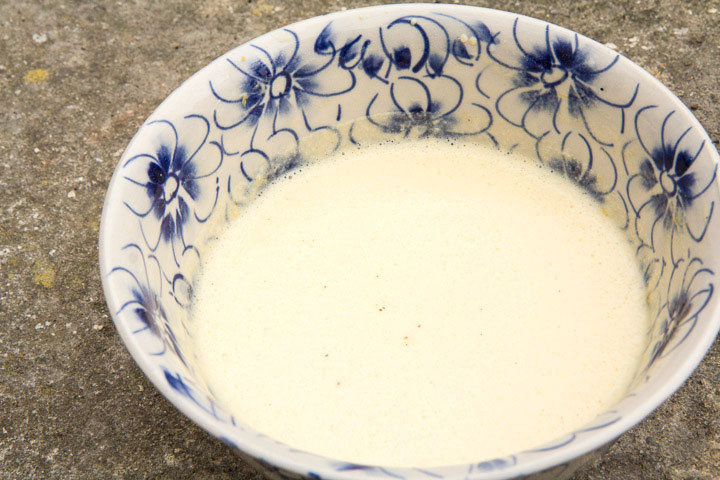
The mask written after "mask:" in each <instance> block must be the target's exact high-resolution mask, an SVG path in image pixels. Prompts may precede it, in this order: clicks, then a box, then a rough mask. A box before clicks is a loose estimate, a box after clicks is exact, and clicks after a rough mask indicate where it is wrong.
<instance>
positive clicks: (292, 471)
mask: <svg viewBox="0 0 720 480" xmlns="http://www.w3.org/2000/svg"><path fill="white" fill-rule="evenodd" d="M434 135H441V136H451V137H462V138H464V139H467V140H470V141H477V142H481V143H489V144H493V145H496V146H497V147H498V148H500V149H502V150H504V151H517V152H520V153H523V154H526V155H531V156H532V157H533V158H536V159H537V161H538V162H541V163H544V164H547V165H549V166H550V167H551V168H552V169H553V170H555V171H557V172H558V173H559V174H562V175H566V176H567V177H568V178H569V179H570V180H572V181H574V182H576V183H577V184H578V185H579V186H580V187H581V188H584V189H587V190H588V191H589V192H591V193H592V194H593V195H594V196H595V197H596V198H597V200H598V201H600V202H602V203H603V204H604V207H605V209H606V211H607V212H608V213H609V214H610V215H611V216H612V217H613V218H614V219H615V220H617V222H618V225H619V226H620V227H621V228H623V229H625V230H626V232H627V234H628V236H629V237H630V238H631V239H632V241H633V242H634V245H635V247H636V251H637V259H638V262H639V264H640V265H641V267H642V269H643V272H644V276H645V282H646V284H647V293H648V303H649V307H650V311H651V314H652V322H651V323H652V327H651V328H650V329H649V331H648V333H647V347H646V350H645V353H644V357H643V359H642V366H641V368H640V369H639V371H638V373H637V376H636V378H635V380H634V382H633V385H632V388H631V391H630V392H628V394H627V395H626V396H625V398H623V399H622V401H620V402H619V403H618V404H617V405H616V406H615V407H614V408H613V409H612V410H610V411H608V412H605V413H603V414H602V415H600V416H598V417H597V418H596V419H595V420H594V421H592V422H591V423H589V424H588V425H586V426H584V427H583V428H582V429H580V430H577V431H574V432H568V434H567V435H565V436H563V437H561V438H557V439H555V440H553V441H552V442H550V443H548V444H546V445H541V446H538V448H536V449H534V450H530V451H523V452H516V453H514V454H512V455H508V456H507V457H504V458H497V459H481V458H479V459H477V460H478V461H477V462H476V463H472V464H465V465H450V466H438V467H437V468H429V469H414V468H390V467H384V466H380V465H355V464H348V463H346V462H341V461H337V460H333V459H330V458H323V457H320V456H317V455H313V454H310V453H306V452H302V451H298V450H297V449H293V448H290V447H289V446H287V445H284V444H282V443H279V442H277V441H274V440H273V439H272V438H268V437H266V436H264V435H262V434H260V433H259V432H257V431H254V430H253V429H252V428H249V427H248V426H247V425H244V424H243V422H242V419H239V418H235V417H233V416H232V414H230V413H229V412H227V411H226V410H224V409H223V407H222V406H221V405H219V404H218V402H217V401H216V399H215V397H214V395H213V394H212V390H211V388H210V386H208V385H207V384H206V382H205V380H204V379H203V378H202V377H200V376H199V375H198V373H197V368H196V364H195V356H194V354H193V351H192V341H191V338H189V336H188V329H187V321H188V307H189V304H190V302H191V298H192V289H193V276H194V274H195V273H196V272H197V269H198V265H199V259H200V257H201V256H202V255H203V247H202V246H203V245H204V244H205V240H206V239H207V238H208V237H209V236H210V235H211V234H212V232H213V230H215V229H216V227H217V226H218V225H222V224H223V222H225V221H226V220H227V218H229V216H228V211H229V209H231V208H232V205H233V204H234V203H235V202H238V201H242V200H243V198H244V195H243V194H244V192H246V191H247V190H248V189H252V188H253V187H254V183H253V180H254V179H255V178H256V177H257V176H258V175H260V174H261V173H263V172H265V173H266V174H267V173H269V174H270V175H273V174H278V173H279V172H284V171H287V170H288V169H291V168H293V167H294V166H295V165H298V164H299V163H301V162H303V161H304V160H305V159H306V158H309V156H311V155H312V156H317V155H320V156H322V155H323V154H326V153H330V152H332V151H333V150H335V149H337V148H342V146H343V145H347V144H350V143H363V142H366V141H368V139H369V138H376V139H377V138H388V139H400V138H415V137H423V136H434ZM317 139H321V140H322V141H318V140H317ZM719 161H720V158H719V157H718V153H717V151H716V150H715V149H714V146H713V144H712V142H711V141H710V139H709V138H708V136H707V134H706V133H705V131H704V130H703V129H702V127H701V126H700V124H699V123H698V121H697V120H696V119H695V117H694V116H693V115H692V114H691V113H690V111H689V110H688V109H687V108H686V107H685V106H684V105H683V104H682V103H681V102H680V101H679V100H678V99H677V98H676V97H675V96H674V95H673V94H672V93H670V92H669V91H668V90H667V89H666V88H665V87H663V85H661V84H660V83H659V82H658V81H657V80H656V79H655V78H653V77H652V76H651V75H650V74H648V73H647V72H645V71H644V70H642V69H641V68H639V67H638V66H637V65H635V64H633V63H632V62H630V61H629V60H627V59H626V58H624V57H622V56H620V55H618V54H617V53H615V52H613V51H611V50H609V49H607V48H605V47H603V46H602V45H600V44H598V43H596V42H594V41H592V40H590V39H588V38H585V37H583V36H581V35H578V34H576V33H573V32H571V31H569V30H566V29H563V28H561V27H557V26H555V25H550V24H548V23H546V22H543V21H539V20H534V19H531V18H527V17H523V16H519V15H515V14H511V13H506V12H500V11H494V10H488V9H483V8H475V7H467V6H450V5H433V4H425V5H422V4H417V5H395V6H381V7H372V8H365V9H360V10H351V11H345V12H340V13H335V14H331V15H326V16H322V17H317V18H312V19H309V20H305V21H302V22H299V23H296V24H293V25H290V26H289V27H287V28H283V29H280V30H276V31H273V32H270V33H268V34H266V35H263V36H262V37H259V38H257V39H255V40H253V41H251V42H249V43H246V44H244V45H241V46H239V47H237V48H235V49H234V50H232V51H230V52H228V53H227V54H225V55H223V56H222V57H220V58H218V59H217V60H215V61H214V62H212V63H211V64H210V65H208V66H207V67H205V68H204V69H202V70H201V71H200V72H198V73H197V74H195V75H194V76H193V77H191V78H190V79H189V80H188V81H187V82H185V83H184V84H183V85H182V86H181V87H180V88H178V89H177V90H176V91H175V92H173V93H172V94H171V95H170V97H169V98H168V99H167V100H166V101H165V102H163V103H162V105H160V107H159V108H158V109H157V110H155V112H153V114H152V115H151V116H150V118H149V119H148V120H147V121H146V122H145V123H144V124H143V126H142V127H141V128H140V130H139V132H138V133H137V134H136V135H135V137H134V138H133V140H132V142H130V145H129V146H128V147H127V150H126V151H125V153H124V155H123V156H122V159H121V160H120V163H119V164H118V166H117V168H116V170H115V174H114V176H113V179H112V181H111V183H110V187H109V189H108V193H107V197H106V200H105V206H104V209H103V215H102V224H101V233H100V268H101V272H102V281H103V287H104V291H105V296H106V298H107V303H108V306H109V309H110V312H111V313H112V316H113V318H114V321H115V324H116V326H117V329H118V331H119V333H120V335H121V336H122V338H123V340H124V342H125V343H126V345H127V347H128V349H129V350H130V353H131V354H132V356H133V357H134V358H135V361H136V362H137V363H138V364H139V365H140V367H141V368H142V370H143V371H144V372H145V374H146V375H147V376H148V377H149V378H150V380H151V381H152V382H153V383H154V384H155V385H156V386H157V388H158V389H159V390H160V391H161V392H162V393H163V394H164V395H165V396H166V397H167V398H168V399H169V400H170V401H171V402H172V403H173V404H175V405H176V406H177V408H179V409H180V410H181V411H182V412H183V413H184V414H186V415H187V416H188V417H190V418H191V419H192V420H194V421H195V422H196V423H197V424H198V425H200V426H202V427H203V428H204V429H206V430H207V431H208V432H210V433H211V434H212V435H215V436H216V437H218V438H220V439H221V440H223V441H224V442H226V443H227V444H228V445H230V446H232V447H233V448H234V449H236V450H237V451H238V453H240V454H241V455H242V456H243V458H245V459H246V460H247V461H248V462H250V463H253V464H255V465H258V466H259V467H260V468H261V469H262V470H263V471H264V472H265V473H266V474H267V475H268V476H270V477H274V478H287V477H292V478H300V477H308V478H333V479H352V480H366V479H368V480H369V479H372V480H378V479H383V478H387V479H388V480H390V479H408V480H409V479H423V480H434V479H438V478H446V479H461V478H462V479H466V478H470V479H474V480H481V479H487V480H490V479H507V478H518V477H523V476H529V478H533V479H540V478H548V479H550V478H551V479H563V478H567V477H569V476H570V475H571V474H572V472H573V471H575V470H576V469H577V468H578V466H579V465H581V464H582V463H583V462H584V461H586V460H587V459H588V458H589V457H590V456H593V455H597V454H598V453H599V452H600V451H602V449H603V447H605V446H607V445H608V444H609V443H610V442H612V441H613V440H614V439H616V438H617V437H618V436H619V435H620V434H622V433H623V432H625V431H626V430H628V429H629V428H630V427H632V426H633V425H635V424H637V423H638V422H640V421H641V420H642V419H643V418H644V417H645V416H646V415H648V414H649V413H650V412H651V411H652V410H653V409H655V408H656V407H657V406H658V405H660V404H661V403H662V402H663V401H664V400H665V399H667V398H668V397H669V396H670V395H671V394H672V393H673V392H674V391H675V390H676V389H677V388H678V387H679V386H680V385H681V384H682V383H683V381H685V379H687V378H688V376H689V375H690V374H691V372H692V371H693V369H694V368H695V367H696V366H697V365H698V363H699V362H700V360H701V359H702V357H703V355H704V354H705V352H706V351H707V350H708V348H709V347H710V345H711V344H712V342H713V340H714V338H715V336H716V334H717V332H718V329H719V328H720V315H718V298H717V297H718V296H717V295H716V294H715V271H717V270H719V269H720V259H719V258H718V257H719V255H718V253H717V249H713V248H712V246H713V245H715V244H717V241H718V237H719V236H720V219H719V218H718V217H720V212H715V204H716V203H717V202H718V193H719V191H718V183H717V179H716V171H717V165H718V162H719ZM488 175H492V172H488ZM398 440H399V441H402V439H398Z"/></svg>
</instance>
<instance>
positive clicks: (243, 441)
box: [98, 3, 720, 480]
mask: <svg viewBox="0 0 720 480" xmlns="http://www.w3.org/2000/svg"><path fill="white" fill-rule="evenodd" d="M431 9H443V10H448V9H449V10H455V11H462V10H472V11H473V13H474V14H483V13H484V14H489V15H491V16H492V15H499V16H511V17H513V18H518V19H521V20H522V19H525V20H529V21H532V22H542V23H544V24H546V25H549V26H550V27H552V28H555V29H558V30H560V31H564V32H569V33H572V34H575V33H576V32H575V31H573V30H570V29H568V28H565V27H562V26H559V25H556V24H553V23H551V22H548V21H546V20H542V19H536V18H533V17H529V16H526V15H523V14H519V13H514V12H509V11H505V10H498V9H492V8H487V7H479V6H471V5H460V4H446V3H407V4H386V5H375V6H369V7H362V8H356V9H348V10H341V11H336V12H331V13H327V14H324V15H318V16H315V17H309V18H305V19H302V20H299V21H297V22H293V23H291V24H288V25H286V26H283V27H279V28H278V29H273V30H271V31H268V32H266V33H264V34H262V35H260V36H258V37H254V38H252V39H250V40H248V41H246V42H243V43H241V44H239V45H237V46H235V47H233V48H231V49H230V50H228V51H227V52H224V53H223V54H221V55H219V56H218V57H216V58H215V59H214V60H212V61H211V62H210V63H208V64H207V65H205V66H203V67H202V68H201V69H199V70H198V71H196V72H195V73H194V74H192V75H191V76H190V77H188V78H187V79H186V80H184V81H183V82H182V83H181V84H180V85H179V86H178V87H177V88H176V89H175V90H173V91H172V92H171V93H170V95H169V96H168V97H167V98H165V100H163V101H162V102H161V103H160V104H159V105H158V106H157V107H156V108H155V109H154V110H153V111H152V113H151V114H150V115H149V116H148V119H149V118H152V117H153V116H154V115H155V114H156V113H157V112H158V111H161V110H162V109H163V107H165V106H167V105H168V104H170V103H171V102H172V101H173V100H174V99H175V98H176V97H182V96H184V95H186V93H185V91H184V90H186V89H185V88H184V87H186V86H187V85H188V84H189V83H190V82H191V81H196V80H197V79H199V78H202V77H203V76H205V75H207V73H208V72H209V71H210V70H211V67H212V66H213V65H215V64H217V63H218V62H220V61H222V60H223V59H224V58H225V57H226V56H227V55H228V54H229V53H231V52H233V51H235V50H237V49H240V48H242V47H244V46H247V45H249V44H250V43H252V42H262V41H267V40H269V39H270V36H271V35H272V34H273V33H275V32H276V31H277V30H280V29H282V28H286V27H295V28H296V29H297V28H298V27H299V29H300V30H302V29H304V28H305V26H306V25H308V24H311V23H315V22H318V21H319V20H320V19H326V20H328V21H332V20H334V19H337V18H340V17H349V16H351V15H358V14H362V13H364V12H374V11H380V10H382V11H383V13H386V12H387V11H388V10H396V11H398V12H402V11H404V10H410V11H416V12H417V11H419V10H426V11H427V10H431ZM577 35H578V36H579V37H580V38H581V39H582V40H583V41H584V42H586V43H590V44H592V45H593V48H596V49H600V50H602V51H604V52H606V53H612V54H613V55H617V56H619V58H621V59H623V63H624V64H625V65H627V67H624V68H626V70H627V71H628V73H630V74H632V76H633V77H637V78H641V79H643V80H644V81H645V82H649V83H651V84H654V86H655V87H656V88H659V90H660V91H662V92H663V96H664V98H666V99H667V102H668V103H671V104H673V106H674V108H675V109H676V110H677V111H678V113H680V114H682V115H683V116H684V117H685V118H687V120H688V121H689V124H690V125H691V126H692V127H694V128H696V129H697V130H698V131H699V132H700V133H701V134H702V135H703V136H704V137H705V138H706V139H707V140H708V141H707V144H708V147H709V151H710V157H711V158H712V159H713V160H714V162H715V165H716V168H718V166H719V165H720V154H718V151H717V149H716V147H715V145H714V144H713V142H712V141H711V140H710V139H709V135H708V134H707V131H706V130H705V129H704V128H703V127H702V125H701V124H700V122H699V121H698V119H697V118H696V117H695V115H694V114H693V113H692V111H691V110H690V109H689V108H688V107H687V106H686V105H685V104H684V103H683V102H682V101H681V100H680V99H679V98H678V97H677V96H676V95H675V94H674V93H673V92H672V91H671V90H670V89H669V88H668V87H666V86H665V85H664V84H663V83H662V82H661V81H660V80H658V79H657V78H655V77H654V76H653V75H652V74H650V73H649V72H648V71H646V70H645V69H644V68H642V67H641V66H639V65H638V64H636V63H635V62H633V61H632V60H630V59H628V58H627V57H625V56H624V55H622V54H621V53H619V52H616V51H614V50H611V49H610V48H608V47H606V46H605V45H603V44H601V43H599V42H597V41H595V40H593V39H591V38H588V37H586V36H584V35H582V34H580V33H577ZM146 124H147V119H146V120H145V121H144V122H143V124H142V125H141V126H140V128H139V129H138V131H137V132H136V133H135V134H134V135H133V137H132V139H131V140H130V142H129V143H128V145H127V147H126V148H125V149H124V151H123V154H122V155H121V156H120V158H119V160H118V163H117V165H116V167H115V169H114V171H113V175H112V178H111V179H110V181H109V183H108V187H107V190H106V193H105V197H104V201H103V208H102V214H101V220H100V229H99V238H98V259H99V266H100V275H101V282H102V288H103V294H104V296H105V299H106V303H107V306H108V310H109V313H110V315H111V317H112V319H113V323H114V324H115V327H116V330H117V332H118V333H119V335H120V337H121V338H122V341H123V343H124V344H125V347H126V348H127V350H128V351H129V352H130V355H131V356H132V358H133V360H134V361H135V363H136V364H137V365H138V367H140V369H141V371H142V372H143V373H144V374H145V376H146V377H147V378H148V379H149V380H150V381H151V382H152V384H153V385H154V386H155V388H157V389H158V391H159V392H160V393H161V394H162V395H163V396H164V397H165V398H166V399H167V400H168V401H169V402H170V403H172V404H173V405H174V406H175V407H176V408H177V409H178V410H179V411H180V412H182V413H183V414H184V415H185V416H186V417H188V418H189V419H190V420H192V421H193V422H194V423H195V424H196V425H198V426H200V427H201V428H202V429H203V430H205V431H206V432H208V433H210V434H211V435H213V436H214V437H216V438H218V439H220V440H221V441H224V442H225V443H227V444H230V445H231V447H234V448H236V449H238V450H241V451H243V452H245V453H246V454H248V455H251V456H252V457H254V458H256V459H261V460H262V461H264V462H268V463H270V464H272V465H274V466H277V467H280V468H283V469H286V470H289V471H292V472H295V473H298V474H300V475H303V476H306V475H307V474H308V466H307V465H305V464H304V463H303V462H302V461H300V460H298V459H297V458H296V457H289V456H288V455H287V454H286V453H282V452H278V451H275V450H268V449H266V448H264V447H262V446H258V444H257V443H255V442H253V441H252V438H251V436H250V435H248V436H247V438H242V437H240V436H238V435H233V436H232V438H228V436H226V435H225V434H226V433H227V432H226V431H225V430H226V428H227V427H226V426H224V425H221V424H219V422H216V421H214V420H213V419H212V418H211V417H209V416H208V415H207V414H206V413H205V412H203V411H201V409H200V408H199V407H198V406H197V405H196V404H194V403H192V402H191V401H189V400H188V399H186V398H185V397H183V396H182V395H180V394H179V393H178V392H176V391H174V390H173V389H172V388H171V387H170V386H169V384H168V383H167V381H166V379H165V377H164V375H163V373H162V372H161V370H160V369H159V368H158V367H157V366H156V365H155V363H154V362H152V361H151V358H150V357H149V355H148V354H147V353H146V352H145V351H144V350H142V349H141V348H140V346H139V344H138V342H137V340H136V339H135V338H134V336H133V335H132V334H131V333H130V332H129V330H127V329H125V328H123V326H122V324H121V322H120V321H119V319H118V315H117V310H118V307H119V306H120V305H121V302H120V300H119V298H118V297H117V295H116V294H115V293H114V291H113V288H112V284H111V283H112V282H111V281H110V280H109V278H108V273H109V272H110V269H111V268H112V265H111V263H110V259H111V253H110V252H109V248H110V246H109V244H108V241H107V236H108V228H109V227H108V225H109V224H110V223H111V218H110V217H109V215H110V214H109V212H108V210H109V209H110V204H111V203H112V202H110V199H111V198H112V197H113V196H114V195H118V192H120V191H122V190H123V188H122V187H121V186H120V182H119V180H120V177H121V176H120V167H121V165H122V161H123V159H124V158H125V156H126V154H127V153H128V152H129V151H130V150H131V147H132V146H133V144H135V143H136V142H137V141H138V138H140V137H142V136H143V135H144V128H143V127H144V126H145V125H146ZM714 189H715V190H716V191H720V186H719V185H718V184H716V185H715V186H714ZM707 315H708V317H709V318H710V321H709V322H708V327H707V328H706V331H705V333H704V334H703V336H702V337H700V338H699V341H698V345H697V347H696V348H695V349H693V350H691V351H689V352H687V354H686V355H685V356H684V357H683V358H682V361H681V362H679V363H675V364H674V366H675V368H674V370H673V371H672V374H671V375H668V377H667V378H666V380H665V381H664V382H663V384H662V385H661V386H659V387H658V388H657V389H656V390H655V391H651V392H649V393H647V394H645V395H646V397H645V398H644V400H642V401H641V402H639V403H637V404H636V405H634V406H633V408H631V409H630V410H629V411H628V412H627V413H626V414H625V415H623V416H622V417H621V418H620V420H619V421H617V422H616V423H614V424H612V425H609V426H607V427H605V428H603V429H601V430H597V431H596V432H593V434H591V435H587V436H583V437H582V438H579V439H576V440H575V441H573V442H572V444H571V445H568V446H567V447H564V448H563V449H561V450H559V451H549V452H546V454H544V455H541V456H537V457H535V458H532V459H528V460H525V461H523V462H521V463H518V464H516V465H513V466H508V467H505V468H502V469H499V470H491V471H486V472H480V471H474V472H472V473H466V474H464V475H457V474H455V473H454V472H451V469H453V468H455V469H457V468H458V467H468V466H470V465H475V464H477V463H478V462H474V463H472V464H470V463H465V464H459V465H458V464H453V465H441V466H437V467H430V468H431V469H432V472H434V473H435V472H436V473H437V474H439V475H442V476H443V477H444V478H457V479H459V478H461V477H462V478H476V479H486V480H493V479H506V478H514V477H517V476H518V475H521V476H522V475H527V474H532V473H540V472H543V471H544V470H547V469H549V468H553V467H557V466H559V465H561V464H562V463H563V462H569V461H572V460H575V459H578V458H580V457H582V456H583V455H585V454H587V453H590V452H592V451H594V450H596V449H598V448H600V447H602V446H603V445H606V444H609V443H610V442H612V441H614V440H615V439H616V438H617V437H619V436H620V435H622V434H623V433H625V432H626V431H628V430H629V429H630V428H632V427H633V426H635V425H637V424H638V423H640V422H641V421H642V420H644V419H645V418H646V417H647V416H648V415H649V414H650V413H651V412H653V411H654V410H655V409H657V408H658V407H659V406H660V405H661V404H662V403H663V402H664V401H665V400H667V399H668V398H669V397H670V396H671V395H672V394H673V393H674V392H675V391H677V390H678V389H679V388H680V387H681V386H682V385H683V383H684V382H685V381H686V380H687V379H688V378H689V377H690V375H691V374H692V373H693V372H694V370H695V369H696V368H697V366H698V365H699V364H700V362H701V361H702V359H703V358H704V357H705V355H706V354H707V352H708V351H709V349H710V348H711V347H712V345H713V343H714V342H715V339H716V337H717V336H718V332H720V303H717V304H716V305H715V306H714V308H712V309H710V310H709V311H708V313H707ZM250 433H252V431H251V432H250ZM513 453H516V454H517V453H518V452H513ZM309 455H312V456H314V457H315V458H320V459H324V460H326V461H327V462H326V465H324V468H317V466H316V465H313V473H316V474H317V475H319V476H320V477H321V478H333V479H368V480H369V479H374V480H376V479H377V477H378V474H377V472H375V473H373V472H368V471H366V470H363V469H357V470H351V471H338V470H335V469H332V468H330V467H329V462H331V461H337V460H335V459H331V458H329V457H324V456H321V455H316V454H309ZM484 460H492V459H479V461H484ZM378 467H379V468H381V469H383V468H392V469H393V471H397V472H406V473H408V474H409V475H412V474H413V473H414V474H415V475H414V476H419V477H425V476H427V473H421V471H420V470H419V469H415V468H412V467H400V468H396V467H391V466H387V467H382V466H378ZM465 471H466V472H467V469H466V470H465ZM385 473H387V472H385ZM445 474H447V475H445ZM410 478H412V476H411V477H410Z"/></svg>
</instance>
